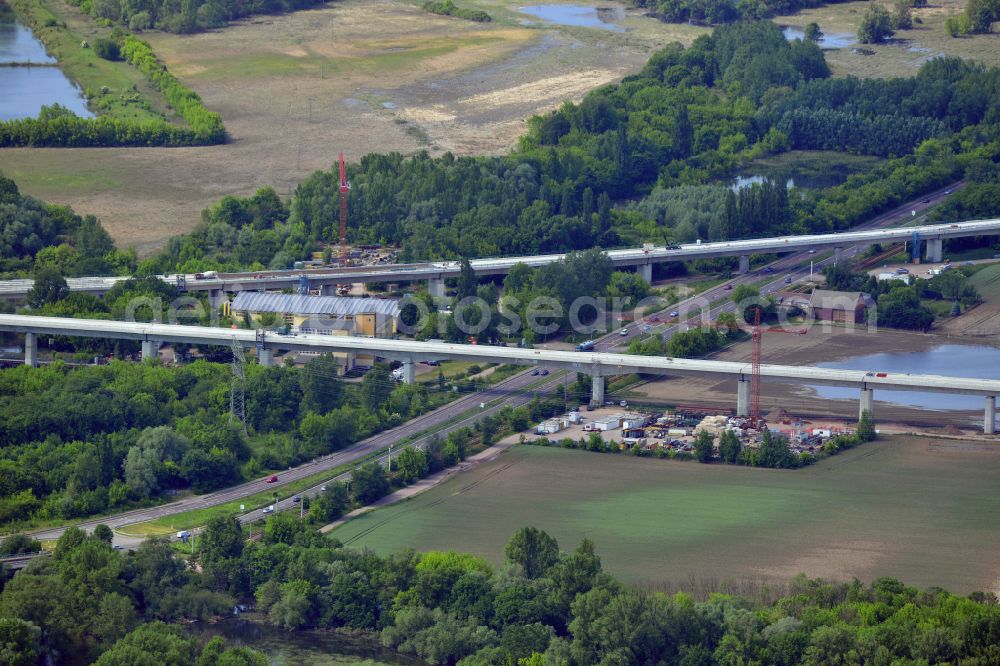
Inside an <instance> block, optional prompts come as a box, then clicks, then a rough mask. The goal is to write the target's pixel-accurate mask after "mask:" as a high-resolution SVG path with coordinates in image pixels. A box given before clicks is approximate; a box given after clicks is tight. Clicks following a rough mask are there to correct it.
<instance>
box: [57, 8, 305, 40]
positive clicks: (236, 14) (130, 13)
mask: <svg viewBox="0 0 1000 666" xmlns="http://www.w3.org/2000/svg"><path fill="white" fill-rule="evenodd" d="M69 2H70V4H71V5H75V6H77V7H79V8H80V11H82V12H84V13H85V14H89V15H91V16H93V17H94V18H95V19H105V20H108V21H113V22H115V23H120V24H121V25H123V26H127V27H128V28H129V30H148V29H150V28H156V29H157V30H163V31H164V32H174V33H180V34H186V33H193V32H201V31H203V30H210V29H212V28H220V27H222V26H224V25H226V23H228V22H230V21H235V20H238V19H241V18H245V17H247V16H253V15H255V14H279V13H282V12H293V11H296V10H299V9H308V8H310V7H316V6H318V5H321V4H324V0H193V1H190V2H174V1H171V0H139V1H138V2H135V1H132V0H69Z"/></svg>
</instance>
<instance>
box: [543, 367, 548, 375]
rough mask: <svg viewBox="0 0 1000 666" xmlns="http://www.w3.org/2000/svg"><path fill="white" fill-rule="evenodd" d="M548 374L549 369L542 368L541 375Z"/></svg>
mask: <svg viewBox="0 0 1000 666" xmlns="http://www.w3.org/2000/svg"><path fill="white" fill-rule="evenodd" d="M548 374H549V371H548V370H546V369H545V368H542V377H547V376H548Z"/></svg>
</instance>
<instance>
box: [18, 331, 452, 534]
mask: <svg viewBox="0 0 1000 666" xmlns="http://www.w3.org/2000/svg"><path fill="white" fill-rule="evenodd" d="M57 344H58V341H57ZM230 386H231V370H230V368H229V367H228V365H226V364H219V363H212V362H209V361H206V360H199V361H195V362H193V363H190V364H188V365H185V366H182V367H175V368H167V367H164V366H162V365H159V364H156V363H141V364H137V363H128V362H121V361H116V362H113V363H111V364H110V365H105V366H84V367H77V368H71V367H69V366H67V365H65V364H64V363H61V362H57V363H53V364H50V365H47V366H45V367H42V368H31V367H26V366H19V367H17V368H13V369H9V370H7V371H5V372H3V373H0V523H10V522H11V521H27V520H30V519H68V518H77V517H80V516H87V515H92V514H95V513H100V512H103V511H106V510H109V509H122V508H124V507H127V506H130V505H134V504H142V503H147V502H148V501H150V500H151V499H155V498H157V497H159V496H160V495H161V494H162V493H165V492H169V491H173V490H177V489H188V488H190V489H193V490H194V491H196V492H206V491H209V490H213V489H216V488H220V487H224V486H228V485H232V484H233V483H236V482H238V481H241V480H243V479H245V478H253V477H254V476H256V475H259V474H261V473H262V472H263V471H265V470H273V469H287V468H288V467H290V466H292V465H296V464H299V463H301V462H303V461H306V460H309V459H312V458H315V457H317V456H320V455H323V454H326V453H329V452H331V451H335V450H338V449H342V448H344V447H345V446H348V445H350V444H352V443H354V442H356V441H359V440H361V439H364V438H365V437H368V436H369V435H371V434H373V433H375V432H379V431H381V430H384V429H386V428H391V427H393V426H395V425H397V424H399V423H402V422H403V421H405V420H407V419H410V418H412V417H414V416H416V415H418V414H421V413H423V412H425V411H427V410H428V409H431V408H433V407H436V406H438V405H440V404H443V403H444V402H447V401H448V400H451V399H452V396H453V393H452V390H451V389H452V387H451V386H450V385H447V384H445V383H444V382H443V381H442V382H441V385H440V386H438V385H433V386H431V385H426V384H396V383H394V382H392V381H391V379H390V377H389V370H388V369H387V368H386V367H385V366H381V365H380V366H376V368H375V369H374V370H372V371H370V372H369V373H367V374H366V376H365V378H364V380H363V381H362V382H361V383H360V384H344V383H342V382H341V380H340V379H338V377H337V361H336V360H335V359H334V358H333V357H332V356H328V355H327V356H320V357H317V358H315V359H312V360H310V361H309V362H308V363H307V364H306V366H305V367H304V368H303V369H295V368H289V367H271V368H267V367H262V366H259V365H256V364H251V365H249V366H247V380H246V401H247V407H246V411H247V425H248V428H247V434H244V431H243V429H242V428H241V427H240V423H239V421H238V420H237V421H236V422H235V423H234V422H232V421H231V419H230V418H229V415H228V412H229V391H230ZM51 405H60V408H59V409H55V410H54V409H51Z"/></svg>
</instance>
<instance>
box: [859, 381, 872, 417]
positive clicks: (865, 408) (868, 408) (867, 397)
mask: <svg viewBox="0 0 1000 666" xmlns="http://www.w3.org/2000/svg"><path fill="white" fill-rule="evenodd" d="M865 412H868V413H869V414H871V415H872V417H873V418H874V416H875V389H870V388H863V389H861V404H860V405H859V406H858V418H859V419H860V418H861V415H862V414H863V413H865Z"/></svg>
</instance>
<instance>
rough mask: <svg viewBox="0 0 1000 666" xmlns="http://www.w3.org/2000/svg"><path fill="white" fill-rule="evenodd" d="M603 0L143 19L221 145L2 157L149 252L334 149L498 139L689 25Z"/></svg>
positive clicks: (342, 1) (470, 146)
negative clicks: (222, 139) (197, 20)
mask: <svg viewBox="0 0 1000 666" xmlns="http://www.w3.org/2000/svg"><path fill="white" fill-rule="evenodd" d="M53 2H55V3H60V6H61V3H62V0H53ZM605 4H607V5H609V6H613V7H618V8H619V9H620V10H621V12H622V17H623V18H621V20H620V25H622V26H623V27H625V28H626V29H627V30H626V31H625V32H611V31H608V30H601V29H597V28H580V27H565V26H558V25H554V24H548V23H544V22H541V21H533V22H530V25H529V24H526V22H528V21H529V20H530V18H531V17H529V16H528V15H526V14H521V13H519V12H517V11H516V8H517V7H518V6H519V5H518V4H517V3H512V2H495V3H478V2H472V3H467V2H466V3H462V5H463V6H467V5H468V6H476V7H479V8H482V9H485V10H487V11H488V12H489V13H490V14H491V15H492V16H493V17H494V21H493V22H492V23H489V24H480V23H474V22H472V21H466V20H463V19H457V18H451V17H442V16H436V15H433V14H429V13H427V12H425V11H423V10H422V9H421V8H420V7H419V4H418V3H414V4H407V3H405V2H398V1H397V2H394V1H391V0H339V1H337V2H332V3H330V4H329V5H326V6H324V7H322V8H320V9H316V10H308V11H300V12H296V13H292V14H287V15H282V16H260V17H255V18H252V19H249V20H246V21H242V22H240V23H237V24H234V25H231V26H229V27H226V28H224V29H221V30H215V31H211V32H206V33H201V34H197V35H168V34H162V33H157V32H149V33H145V34H144V35H143V38H145V39H148V40H149V41H150V43H151V44H152V45H153V48H154V49H155V51H156V53H157V55H158V56H159V57H160V58H161V59H162V60H163V61H164V62H165V63H166V64H167V66H168V67H169V68H170V70H171V71H172V72H173V73H174V74H175V75H177V76H178V78H180V79H181V80H182V81H183V82H184V83H185V84H186V85H189V86H190V87H191V88H193V89H194V90H195V91H196V92H198V94H199V95H201V96H202V98H203V99H204V101H205V103H206V105H207V106H208V108H210V109H212V110H214V111H219V112H220V113H221V114H222V116H223V119H224V120H225V123H226V127H227V129H228V131H229V132H230V135H231V137H232V141H231V142H230V143H229V144H227V145H223V146H209V147H196V148H171V149H164V148H121V149H119V148H83V149H34V148H23V149H20V148H19V149H4V151H3V152H2V154H0V160H2V161H0V165H2V169H3V171H4V172H5V173H6V174H7V175H8V176H10V177H12V178H14V179H15V180H16V181H17V183H18V185H19V186H20V187H21V188H22V189H23V191H25V192H27V193H28V194H31V195H33V196H37V197H40V198H42V199H45V200H47V201H51V202H53V203H60V204H69V205H71V206H73V208H74V209H76V210H77V211H79V212H81V213H92V214H95V215H97V216H98V217H99V218H100V219H101V220H102V221H103V223H104V224H105V226H106V227H107V228H108V230H109V231H110V232H111V234H112V236H113V237H114V238H115V240H116V241H117V242H118V243H119V244H120V245H122V246H127V245H135V246H136V247H137V249H138V250H139V251H140V254H142V253H148V252H150V251H152V250H154V249H155V248H156V247H158V246H160V245H162V244H163V243H164V242H165V241H166V239H167V238H169V237H170V236H172V235H175V234H178V233H183V232H185V231H188V230H190V229H191V228H192V227H193V226H194V225H195V224H196V223H197V222H198V221H199V219H200V212H201V210H202V209H203V208H205V207H208V206H210V205H212V204H213V203H215V202H216V201H218V199H219V198H221V197H222V196H223V195H226V194H234V195H248V194H251V193H252V192H253V191H254V190H255V189H256V188H258V187H260V186H262V185H274V186H275V188H276V189H277V190H278V191H279V193H281V194H282V195H283V196H288V195H290V194H291V193H292V192H293V191H294V189H295V187H296V186H297V185H298V183H300V182H301V181H302V180H304V179H305V178H306V177H307V176H308V175H309V174H310V173H312V172H313V171H315V170H317V169H328V168H329V167H330V165H331V164H332V163H333V162H334V160H335V159H336V156H337V153H338V152H339V151H341V150H343V151H344V152H345V153H346V155H347V158H348V159H349V160H352V161H356V160H358V159H359V158H360V157H361V156H362V155H364V154H366V153H369V152H389V151H400V152H403V153H410V152H413V151H417V150H420V149H427V150H429V151H430V152H431V153H432V154H440V153H443V152H444V151H446V150H451V151H453V152H455V153H456V154H460V155H485V154H502V153H505V152H507V151H509V149H510V148H511V147H512V146H513V145H514V144H515V142H516V140H517V138H518V137H519V136H520V135H521V134H522V133H523V132H524V129H525V124H524V120H525V118H527V117H528V116H530V115H532V114H535V113H539V112H542V111H546V110H548V109H552V108H555V107H557V106H559V105H560V104H562V102H563V101H565V100H579V99H580V98H582V96H583V95H584V94H585V93H586V92H587V91H589V90H591V89H593V88H595V87H597V86H599V85H601V84H604V83H608V82H611V81H616V80H618V79H620V78H622V77H623V76H625V75H627V74H629V73H633V72H635V71H638V70H639V69H640V68H641V67H642V66H643V64H644V63H645V62H646V60H648V58H649V56H650V55H651V54H652V53H653V52H654V51H656V50H657V49H659V48H661V47H662V46H663V45H664V44H666V43H668V42H670V41H675V40H680V41H684V42H686V43H689V42H690V41H691V40H692V39H694V37H695V36H696V35H697V34H698V33H699V32H701V30H699V29H696V28H693V27H690V26H673V25H669V24H665V23H661V22H659V21H656V20H653V19H649V18H645V17H643V16H642V15H641V13H640V12H638V11H636V10H627V11H626V10H625V5H624V4H621V3H616V2H611V3H605ZM62 9H63V11H65V12H76V11H77V10H75V9H73V8H71V7H69V6H65V7H63V8H62Z"/></svg>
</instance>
